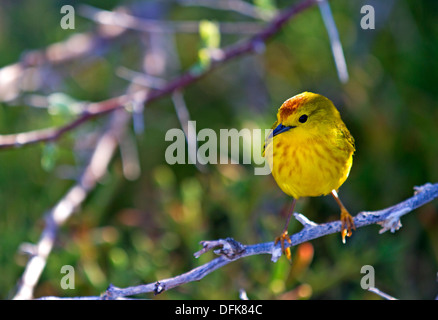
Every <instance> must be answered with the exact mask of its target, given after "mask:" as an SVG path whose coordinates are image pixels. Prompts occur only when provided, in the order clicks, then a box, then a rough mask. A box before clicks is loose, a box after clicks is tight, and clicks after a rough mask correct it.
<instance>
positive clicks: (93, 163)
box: [14, 110, 130, 299]
mask: <svg viewBox="0 0 438 320" xmlns="http://www.w3.org/2000/svg"><path fill="white" fill-rule="evenodd" d="M129 119H130V116H129V114H128V113H127V112H125V111H124V110H119V111H118V112H117V113H114V114H113V116H112V118H111V120H110V124H109V128H108V129H107V130H105V132H104V133H103V134H102V135H101V136H100V138H99V140H98V142H97V144H96V148H95V150H94V152H93V154H92V156H91V158H90V161H89V163H88V165H87V167H86V168H85V170H84V173H83V174H82V175H81V177H80V178H79V179H78V182H77V183H76V184H75V185H74V186H73V187H72V188H70V190H69V191H68V192H67V193H66V194H65V196H64V197H63V198H62V199H61V200H59V202H58V203H57V204H56V205H55V206H54V207H53V208H52V209H51V210H50V211H49V212H48V214H47V215H46V218H45V227H44V230H43V232H42V234H41V237H40V239H39V241H38V243H37V244H36V245H26V246H25V247H26V251H27V252H28V253H29V254H31V258H30V259H29V261H28V263H27V264H26V268H25V270H24V273H23V275H22V277H21V280H20V281H19V284H18V289H17V293H16V295H15V297H14V299H32V297H33V290H34V288H35V286H36V284H37V282H38V280H39V278H40V276H41V273H42V272H43V270H44V268H45V266H46V262H47V258H48V256H49V254H50V252H51V251H52V248H53V245H54V242H55V239H56V236H57V233H58V230H59V228H60V227H61V226H62V225H64V223H65V222H66V221H67V220H68V219H69V218H70V217H71V215H73V214H74V213H75V212H76V211H77V210H78V208H79V207H80V206H81V204H82V203H83V202H84V200H85V199H86V197H87V195H88V193H89V192H90V191H91V190H93V189H94V187H95V186H96V184H97V182H98V181H99V180H100V179H101V178H102V177H103V175H104V174H105V173H106V170H107V167H108V164H109V162H110V160H111V159H112V157H113V154H114V152H115V150H116V148H117V145H118V141H119V139H120V137H121V136H122V135H123V132H124V130H125V128H126V124H127V122H128V120H129Z"/></svg>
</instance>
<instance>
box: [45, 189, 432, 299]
mask: <svg viewBox="0 0 438 320" xmlns="http://www.w3.org/2000/svg"><path fill="white" fill-rule="evenodd" d="M415 190H416V191H415V194H414V195H413V196H412V197H410V198H408V199H406V200H404V201H402V202H400V203H398V204H396V205H394V206H392V207H389V208H386V209H383V210H379V211H364V212H360V213H359V214H357V215H356V216H355V217H354V223H355V225H356V229H359V228H361V227H364V226H367V225H371V224H376V223H378V224H381V225H383V226H384V227H389V226H391V225H392V224H393V222H394V221H393V220H394V219H396V220H398V219H400V217H401V216H402V215H405V214H407V213H409V212H412V211H413V210H415V209H416V208H418V207H420V206H422V205H424V204H426V203H428V202H431V201H432V200H434V199H435V198H437V197H438V183H435V184H430V183H427V184H425V185H423V186H420V187H416V188H415ZM301 221H302V222H305V223H304V228H303V229H302V230H301V231H300V232H298V233H295V234H293V235H292V236H291V237H290V239H291V244H289V243H286V244H285V245H286V246H296V245H298V244H300V243H303V242H307V241H310V240H314V239H317V238H320V237H323V236H325V235H328V234H333V233H338V232H340V231H341V221H334V222H329V223H323V224H315V223H312V222H310V221H309V220H308V219H306V220H303V219H301ZM387 224H389V225H387ZM201 244H202V246H203V248H202V249H201V250H200V251H199V252H197V253H195V256H196V257H199V256H200V255H201V254H204V253H206V252H207V251H209V250H212V249H214V248H216V247H219V248H220V249H219V250H215V253H216V254H218V255H220V256H219V257H218V258H215V259H213V260H212V261H210V262H208V263H205V264H203V265H201V266H199V267H197V268H195V269H192V270H190V271H188V272H186V273H183V274H181V275H178V276H176V277H173V278H169V279H164V280H159V281H157V282H153V283H149V284H144V285H139V286H132V287H127V288H117V287H115V286H113V285H110V286H109V288H108V289H107V290H106V291H105V292H104V293H103V294H102V295H101V296H94V297H78V299H118V298H121V297H129V296H132V295H137V294H141V293H148V292H152V293H154V294H159V293H161V292H163V291H166V290H169V289H172V288H175V287H177V286H180V285H183V284H186V283H189V282H193V281H198V280H201V279H202V278H204V277H205V276H206V275H208V274H210V273H212V272H213V271H215V270H217V269H219V268H221V267H223V266H225V265H227V264H229V263H231V262H232V261H236V260H238V259H241V258H244V257H248V256H252V255H259V254H268V255H271V260H273V261H277V259H278V258H279V257H280V256H281V246H280V245H279V244H278V245H275V244H274V242H267V243H259V244H254V245H243V244H241V243H239V242H237V241H236V240H234V239H232V238H227V239H220V240H215V241H203V242H202V243H201ZM41 299H62V298H57V297H43V298H41ZM68 299H74V298H68Z"/></svg>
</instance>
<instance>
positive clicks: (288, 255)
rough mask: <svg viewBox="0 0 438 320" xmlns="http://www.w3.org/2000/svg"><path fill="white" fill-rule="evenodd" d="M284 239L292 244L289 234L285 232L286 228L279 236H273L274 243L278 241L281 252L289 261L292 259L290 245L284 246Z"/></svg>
mask: <svg viewBox="0 0 438 320" xmlns="http://www.w3.org/2000/svg"><path fill="white" fill-rule="evenodd" d="M284 241H287V242H288V243H289V244H292V241H291V239H290V237H289V235H288V234H287V230H285V231H283V233H282V234H281V235H280V236H279V237H276V238H275V243H274V244H275V245H277V243H278V242H280V244H281V252H283V253H284V255H285V256H286V258H287V259H288V260H289V262H291V261H292V254H291V250H290V247H287V248H285V245H284Z"/></svg>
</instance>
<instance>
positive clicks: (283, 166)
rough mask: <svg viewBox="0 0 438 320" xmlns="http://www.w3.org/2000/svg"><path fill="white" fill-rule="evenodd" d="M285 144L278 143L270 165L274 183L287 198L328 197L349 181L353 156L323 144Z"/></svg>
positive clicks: (275, 144)
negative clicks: (288, 196)
mask: <svg viewBox="0 0 438 320" xmlns="http://www.w3.org/2000/svg"><path fill="white" fill-rule="evenodd" d="M283 142H284V141H283ZM283 142H282V139H277V140H276V141H275V140H274V149H273V154H272V155H273V157H272V158H271V161H270V165H271V170H272V175H273V176H274V179H275V180H276V182H277V184H278V185H279V187H280V188H281V189H282V190H283V192H285V193H286V194H288V195H290V196H292V197H294V198H295V199H298V198H300V197H316V196H321V195H326V194H328V193H330V192H331V191H332V190H334V189H335V190H337V189H338V188H339V187H340V186H341V185H342V184H343V183H344V181H345V180H346V179H347V177H348V174H349V172H350V169H351V165H352V152H349V151H347V150H341V149H336V148H333V147H330V146H327V145H326V144H323V143H316V142H313V143H307V144H299V146H296V145H290V144H289V145H286V144H283ZM270 147H272V144H271V146H270ZM271 150H272V149H271ZM271 150H267V151H271ZM268 161H269V160H268Z"/></svg>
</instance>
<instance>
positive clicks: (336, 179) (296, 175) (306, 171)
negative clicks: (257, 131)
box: [263, 92, 355, 245]
mask: <svg viewBox="0 0 438 320" xmlns="http://www.w3.org/2000/svg"><path fill="white" fill-rule="evenodd" d="M354 151H355V146H354V139H353V137H352V136H351V134H350V132H349V131H348V129H347V127H346V126H345V124H344V122H343V121H342V119H341V116H340V114H339V112H338V110H337V109H336V107H335V106H334V105H333V103H332V102H331V101H330V100H329V99H327V98H326V97H324V96H322V95H319V94H315V93H311V92H303V93H301V94H298V95H296V96H294V97H292V98H290V99H288V100H286V101H285V102H284V103H283V104H282V106H281V107H280V108H279V109H278V113H277V121H276V122H275V123H274V125H273V127H272V132H271V135H270V136H269V137H268V138H267V139H266V141H265V148H264V154H263V155H264V156H265V157H266V159H267V161H268V163H269V166H270V168H271V172H272V175H273V177H274V179H275V181H276V182H277V184H278V186H279V187H280V188H281V190H283V191H284V192H285V193H286V194H288V195H290V196H292V197H293V198H294V199H298V198H300V197H307V196H310V197H316V196H321V195H327V194H329V193H332V195H333V196H334V197H335V199H336V201H337V202H338V204H339V206H340V207H341V220H342V238H343V241H345V236H346V235H351V228H354V223H353V219H352V217H351V216H350V214H349V213H348V211H347V210H346V209H345V207H344V206H343V205H342V203H341V202H340V200H339V198H338V196H337V192H336V191H337V189H338V188H339V187H340V186H341V185H342V184H343V183H344V182H345V180H346V179H347V177H348V175H349V173H350V169H351V166H352V163H353V153H354ZM294 204H295V201H294ZM288 221H289V220H288ZM346 227H347V228H346ZM347 229H348V230H347ZM284 239H287V240H288V241H289V239H288V236H287V224H286V227H285V230H284V232H283V235H282V237H281V239H280V240H282V245H283V241H284ZM277 240H278V239H277Z"/></svg>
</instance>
